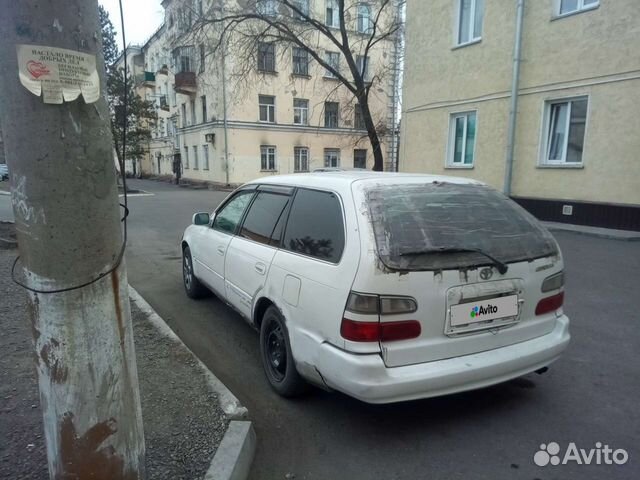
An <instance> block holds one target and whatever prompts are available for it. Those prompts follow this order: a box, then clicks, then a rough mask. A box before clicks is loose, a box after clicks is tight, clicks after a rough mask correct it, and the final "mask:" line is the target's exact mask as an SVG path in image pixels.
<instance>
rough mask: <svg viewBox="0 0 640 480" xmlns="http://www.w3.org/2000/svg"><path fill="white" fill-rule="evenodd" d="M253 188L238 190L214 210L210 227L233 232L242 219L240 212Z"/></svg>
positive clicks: (248, 200)
mask: <svg viewBox="0 0 640 480" xmlns="http://www.w3.org/2000/svg"><path fill="white" fill-rule="evenodd" d="M253 193H254V191H253V190H246V191H240V192H238V193H236V195H235V196H234V197H233V198H232V199H231V200H229V202H227V204H226V205H225V206H224V207H222V209H221V210H220V211H218V212H216V216H215V218H214V219H213V225H212V227H213V228H214V229H216V230H219V231H221V232H225V233H229V234H232V235H233V234H234V233H235V231H236V229H237V228H238V224H239V223H240V220H241V219H242V214H243V213H244V211H245V210H246V208H247V205H248V204H249V202H250V201H251V197H252V196H253Z"/></svg>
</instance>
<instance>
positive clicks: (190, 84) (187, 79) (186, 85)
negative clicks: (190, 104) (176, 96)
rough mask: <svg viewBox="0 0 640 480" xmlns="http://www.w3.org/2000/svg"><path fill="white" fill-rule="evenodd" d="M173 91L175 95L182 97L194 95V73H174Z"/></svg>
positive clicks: (195, 87)
mask: <svg viewBox="0 0 640 480" xmlns="http://www.w3.org/2000/svg"><path fill="white" fill-rule="evenodd" d="M173 88H174V90H175V91H176V93H182V94H184V95H194V94H195V93H196V92H197V90H198V88H197V85H196V74H195V72H180V73H176V76H175V85H174V87H173Z"/></svg>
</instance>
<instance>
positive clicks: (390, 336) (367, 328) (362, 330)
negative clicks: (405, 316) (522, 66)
mask: <svg viewBox="0 0 640 480" xmlns="http://www.w3.org/2000/svg"><path fill="white" fill-rule="evenodd" d="M421 332H422V328H421V327H420V322H418V321H417V320H403V321H401V322H386V323H380V322H356V321H355V320H350V319H348V318H343V319H342V325H341V326H340V335H342V337H343V338H344V339H345V340H349V341H352V342H396V341H398V340H410V339H412V338H417V337H419V336H420V333H421Z"/></svg>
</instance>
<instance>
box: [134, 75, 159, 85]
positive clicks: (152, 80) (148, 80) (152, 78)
mask: <svg viewBox="0 0 640 480" xmlns="http://www.w3.org/2000/svg"><path fill="white" fill-rule="evenodd" d="M136 83H137V84H138V85H142V86H144V87H155V85H156V74H155V73H154V72H144V73H141V74H140V75H136Z"/></svg>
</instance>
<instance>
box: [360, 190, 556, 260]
mask: <svg viewBox="0 0 640 480" xmlns="http://www.w3.org/2000/svg"><path fill="white" fill-rule="evenodd" d="M366 198H367V204H368V205H369V210H370V215H371V222H372V225H373V230H374V234H375V240H376V246H377V250H378V255H379V257H380V259H381V261H382V262H383V263H384V265H385V266H386V267H387V268H389V269H393V270H446V269H454V268H468V267H474V266H480V265H487V264H492V263H495V262H492V261H491V259H490V258H488V257H487V255H490V256H491V257H494V258H495V259H497V260H499V261H500V262H503V263H507V262H516V261H524V260H532V259H535V258H540V257H545V256H549V255H556V254H557V253H558V249H557V246H556V242H555V240H554V239H553V237H552V236H551V234H550V233H549V232H548V231H547V230H546V229H545V228H544V227H542V225H540V223H539V222H538V221H537V220H536V219H535V218H534V217H532V216H531V215H530V214H529V213H527V212H526V211H525V210H524V209H523V208H521V207H520V206H519V205H517V204H516V203H515V202H513V201H511V200H509V199H508V198H506V197H505V196H504V195H502V194H501V193H499V192H497V191H495V190H493V189H492V188H490V187H488V186H485V185H476V184H455V183H442V182H434V183H428V184H424V183H422V184H408V185H406V184H403V185H376V186H375V187H373V188H370V189H368V190H367V191H366ZM474 250H475V251H474Z"/></svg>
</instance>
